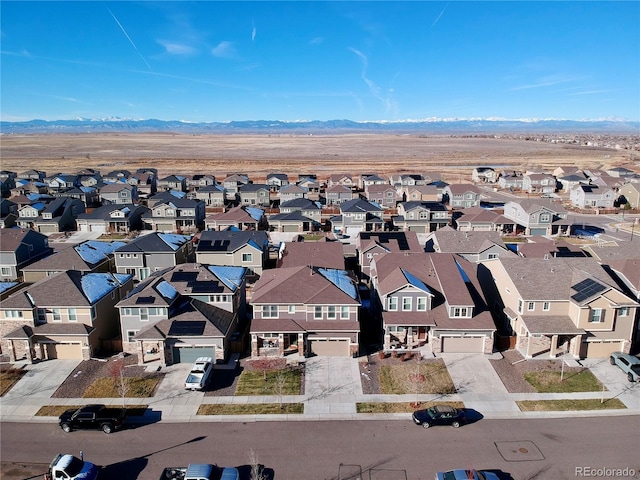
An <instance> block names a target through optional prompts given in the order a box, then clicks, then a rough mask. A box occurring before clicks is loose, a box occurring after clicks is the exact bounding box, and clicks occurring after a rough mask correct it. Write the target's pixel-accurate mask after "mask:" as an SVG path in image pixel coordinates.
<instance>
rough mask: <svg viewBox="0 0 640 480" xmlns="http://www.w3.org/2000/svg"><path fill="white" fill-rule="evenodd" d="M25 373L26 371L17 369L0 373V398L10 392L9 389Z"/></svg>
mask: <svg viewBox="0 0 640 480" xmlns="http://www.w3.org/2000/svg"><path fill="white" fill-rule="evenodd" d="M25 373H27V371H26V370H22V369H19V368H9V369H7V370H2V371H0V397H1V396H3V395H4V394H5V393H7V392H8V391H9V390H11V387H13V386H14V385H15V383H16V382H17V381H18V380H20V379H21V378H22V376H23V375H24V374H25Z"/></svg>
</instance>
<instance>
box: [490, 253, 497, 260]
mask: <svg viewBox="0 0 640 480" xmlns="http://www.w3.org/2000/svg"><path fill="white" fill-rule="evenodd" d="M498 256H499V254H497V253H490V254H489V255H487V258H488V259H489V260H493V259H494V258H498Z"/></svg>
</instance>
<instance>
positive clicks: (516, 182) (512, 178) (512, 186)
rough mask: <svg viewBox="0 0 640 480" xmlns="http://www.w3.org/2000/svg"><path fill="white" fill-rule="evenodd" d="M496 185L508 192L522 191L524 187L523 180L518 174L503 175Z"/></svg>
mask: <svg viewBox="0 0 640 480" xmlns="http://www.w3.org/2000/svg"><path fill="white" fill-rule="evenodd" d="M498 185H499V186H500V188H504V189H508V190H511V191H513V190H522V188H523V185H524V179H523V177H522V175H520V174H514V173H511V174H505V175H502V176H501V177H500V178H499V179H498Z"/></svg>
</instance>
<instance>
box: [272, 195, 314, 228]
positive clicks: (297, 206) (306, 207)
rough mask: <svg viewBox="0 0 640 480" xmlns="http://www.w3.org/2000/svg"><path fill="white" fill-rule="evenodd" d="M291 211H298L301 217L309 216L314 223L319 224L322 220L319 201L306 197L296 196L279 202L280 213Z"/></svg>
mask: <svg viewBox="0 0 640 480" xmlns="http://www.w3.org/2000/svg"><path fill="white" fill-rule="evenodd" d="M293 212H299V213H300V215H302V216H303V217H306V218H310V219H311V220H312V221H313V222H314V224H320V222H321V221H322V208H321V207H320V205H319V203H318V202H313V201H311V200H309V199H308V198H296V199H295V200H289V201H288V202H284V203H281V204H280V213H281V214H289V213H293ZM269 221H271V219H269Z"/></svg>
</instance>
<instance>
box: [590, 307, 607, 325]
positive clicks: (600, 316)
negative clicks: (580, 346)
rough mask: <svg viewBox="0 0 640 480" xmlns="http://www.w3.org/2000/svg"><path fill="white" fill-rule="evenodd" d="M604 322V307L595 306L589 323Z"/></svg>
mask: <svg viewBox="0 0 640 480" xmlns="http://www.w3.org/2000/svg"><path fill="white" fill-rule="evenodd" d="M602 322H604V310H603V309H602V308H593V309H592V310H591V313H590V315H589V323H602Z"/></svg>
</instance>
